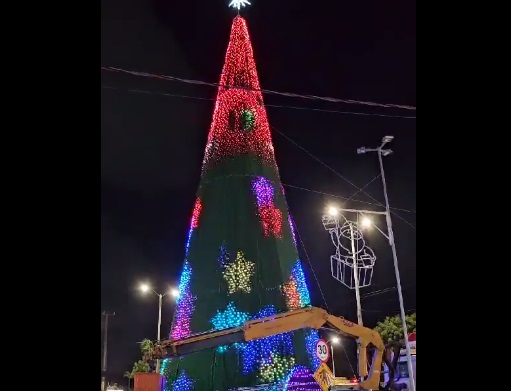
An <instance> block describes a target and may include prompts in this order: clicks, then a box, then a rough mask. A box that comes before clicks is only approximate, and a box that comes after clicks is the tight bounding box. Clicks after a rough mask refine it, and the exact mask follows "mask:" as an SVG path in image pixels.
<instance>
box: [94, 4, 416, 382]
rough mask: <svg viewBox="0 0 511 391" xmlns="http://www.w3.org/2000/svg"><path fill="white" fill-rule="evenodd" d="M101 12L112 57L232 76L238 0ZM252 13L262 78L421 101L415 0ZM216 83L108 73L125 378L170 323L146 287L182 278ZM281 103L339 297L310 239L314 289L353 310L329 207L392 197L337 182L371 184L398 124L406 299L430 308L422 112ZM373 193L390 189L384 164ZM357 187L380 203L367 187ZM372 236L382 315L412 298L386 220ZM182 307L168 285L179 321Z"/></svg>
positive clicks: (278, 113) (105, 162)
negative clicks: (418, 245) (420, 288)
mask: <svg viewBox="0 0 511 391" xmlns="http://www.w3.org/2000/svg"><path fill="white" fill-rule="evenodd" d="M101 12H102V13H101V66H104V67H117V68H123V69H126V70H130V71H138V72H147V73H153V74H165V75H171V76H176V77H180V78H185V79H196V80H202V81H206V82H211V83H216V82H218V81H219V77H220V71H221V68H222V65H223V60H224V55H225V50H226V48H227V42H228V38H229V32H230V27H231V22H232V18H233V16H234V15H235V12H233V11H232V10H230V9H228V8H227V0H208V1H205V0H202V1H199V0H189V1H186V2H175V1H169V0H153V1H152V2H151V1H145V0H122V1H121V0H102V9H101ZM242 15H243V16H245V17H246V19H247V22H248V27H249V31H250V33H251V38H252V44H253V48H254V56H255V60H256V64H257V67H258V72H259V78H260V82H261V85H262V88H264V89H270V90H275V91H284V92H293V93H298V94H313V95H320V96H329V97H335V98H343V99H353V100H359V101H372V102H379V103H393V104H403V105H411V106H415V104H416V80H415V78H416V73H415V70H416V63H415V57H416V50H415V41H416V37H415V2H413V1H407V0H396V1H392V2H381V1H357V2H350V3H347V2H341V1H335V2H333V1H331V2H325V3H320V2H318V3H317V4H315V5H314V6H313V3H312V2H310V1H307V2H306V1H302V0H295V1H291V0H279V1H269V0H253V1H252V6H251V7H249V9H248V10H246V11H244V12H243V13H242ZM215 96H216V89H215V88H214V87H210V86H197V85H192V84H185V83H180V82H173V81H164V80H159V79H154V78H147V77H141V76H133V75H126V74H119V73H113V72H108V71H102V72H101V310H108V311H115V313H116V316H115V317H114V318H113V319H112V320H111V323H110V327H109V350H108V373H109V377H110V379H111V380H112V381H117V382H123V384H124V381H123V379H122V374H123V373H124V371H126V370H130V369H131V366H132V364H133V362H134V361H135V360H137V359H138V345H137V341H140V340H142V339H143V338H146V337H147V338H153V339H154V338H156V326H157V309H158V308H157V306H158V299H157V297H156V296H154V295H151V296H147V297H144V296H142V295H141V294H140V293H139V292H138V290H137V286H138V284H139V283H140V282H141V281H148V282H151V283H152V284H153V286H154V288H155V289H156V290H159V291H161V292H164V291H166V290H168V288H169V287H170V286H173V285H174V286H175V285H177V282H178V278H179V272H180V269H181V267H182V263H183V256H184V244H185V239H186V235H187V232H188V228H189V222H190V216H191V210H192V207H193V203H194V201H195V193H196V190H197V187H198V183H199V174H200V167H201V162H202V155H203V151H204V148H205V144H206V137H207V132H208V129H209V124H210V121H211V117H212V113H213V105H214V98H215ZM265 103H266V104H267V105H268V107H267V112H268V118H269V122H270V125H271V126H272V127H274V129H272V134H273V141H274V146H275V151H276V156H277V163H278V165H279V168H280V174H281V178H282V182H283V183H284V187H285V190H286V195H287V201H288V204H289V207H290V211H291V213H292V214H293V217H294V220H295V222H296V225H297V228H298V231H299V233H300V236H301V238H302V240H303V243H304V246H305V249H306V252H307V254H308V257H309V258H310V263H311V264H312V267H313V269H314V271H315V274H316V276H317V277H318V279H319V284H320V285H321V288H322V290H323V293H324V295H325V298H326V305H325V302H324V300H323V298H322V295H321V294H320V291H319V289H318V282H317V281H316V280H315V278H314V276H313V273H312V272H311V267H310V265H309V262H308V260H307V259H308V258H307V256H306V254H305V252H304V251H303V248H300V249H299V251H300V254H301V259H302V260H303V264H304V269H305V273H306V276H307V278H308V281H309V287H310V290H311V295H312V299H313V304H315V305H317V306H322V307H325V308H328V310H329V311H330V312H331V313H333V314H335V315H342V316H344V317H346V318H348V319H350V320H353V321H356V312H355V301H354V292H353V291H349V290H348V289H347V288H344V287H343V286H342V285H341V284H340V283H339V282H337V281H335V280H334V279H333V278H332V277H331V275H330V261H329V258H330V255H331V254H333V253H334V251H335V249H334V247H333V245H332V243H331V241H330V238H329V235H328V233H327V232H326V231H325V230H324V228H323V225H322V223H321V216H322V213H323V212H324V209H325V206H326V205H329V204H331V203H337V205H339V206H340V205H345V206H347V207H352V208H365V209H374V210H382V207H381V206H378V205H370V204H367V203H360V202H354V201H353V200H351V201H349V202H348V203H347V204H345V203H344V204H343V200H342V198H335V197H333V196H329V195H325V194H321V193H327V194H333V195H336V196H340V197H346V198H349V197H351V196H352V195H354V194H355V193H357V188H356V187H354V186H353V185H351V184H350V183H348V182H347V181H346V179H347V180H349V181H350V182H352V183H354V184H355V185H356V186H358V187H363V186H364V185H366V183H368V182H370V181H371V180H372V179H373V178H374V177H375V176H376V175H378V174H379V167H378V161H377V156H376V155H375V154H367V155H357V153H356V149H357V148H358V147H360V146H366V147H376V146H378V145H379V142H380V140H381V138H382V136H385V135H394V136H395V140H394V142H393V143H392V145H391V148H392V150H393V151H394V154H392V155H391V156H389V157H387V158H385V160H384V163H385V168H386V174H387V181H388V189H389V198H390V203H391V206H393V207H395V208H400V209H404V210H407V211H403V210H397V209H395V210H394V211H395V212H396V213H397V214H398V215H399V216H401V217H402V218H403V219H405V220H406V221H407V222H408V223H407V222H404V221H403V220H401V219H400V218H399V217H397V216H395V215H393V223H394V232H395V236H396V243H397V251H398V257H399V262H400V270H401V280H402V286H403V289H404V300H405V308H406V310H407V312H412V311H413V310H415V308H416V307H415V305H416V304H415V303H416V289H415V284H416V272H415V264H416V259H415V254H416V250H415V242H416V240H415V238H416V229H415V228H414V227H415V225H416V214H415V210H416V195H415V190H416V182H415V181H416V159H415V156H416V120H415V118H402V117H410V116H411V117H414V116H415V114H416V113H415V111H411V110H402V109H401V110H398V109H388V108H379V107H372V106H367V105H358V104H343V103H327V102H320V101H314V100H307V99H299V98H286V97H282V96H275V95H266V96H265ZM271 105H275V106H284V107H271ZM297 108H299V109H297ZM328 111H337V112H335V113H334V112H328ZM341 112H342V113H341ZM346 112H351V114H348V113H346ZM353 113H365V114H380V115H382V114H383V115H385V116H378V115H360V114H353ZM281 133H282V134H284V135H285V136H287V137H289V138H291V139H292V140H294V141H295V142H296V143H297V144H298V145H300V146H301V147H302V148H304V149H305V150H306V151H307V152H308V153H310V154H312V155H314V156H316V157H317V158H319V159H320V160H321V161H322V162H323V163H324V164H322V163H320V162H318V161H317V160H315V159H314V158H312V157H311V156H310V155H309V154H308V153H307V152H305V151H304V150H302V149H300V148H299V147H297V146H296V145H294V144H293V143H292V142H290V141H289V140H288V139H286V137H285V136H283V135H282V134H281ZM326 166H329V167H330V168H331V169H333V170H335V171H336V172H337V173H338V174H340V175H337V174H336V173H334V172H333V171H332V170H330V169H329V168H327V167H326ZM341 176H342V177H344V178H346V179H343V178H341ZM364 192H367V193H369V194H370V195H371V196H372V197H374V198H375V199H377V200H378V201H379V202H382V203H383V201H384V199H383V193H382V186H381V180H380V178H378V179H376V180H374V181H373V182H372V183H371V184H370V185H368V186H367V187H365V188H364ZM353 199H356V200H362V201H365V202H371V203H373V204H374V203H375V201H374V200H372V199H371V198H369V197H368V196H367V195H365V194H364V193H362V192H360V193H358V194H356V195H355V196H354V197H353ZM378 224H379V226H380V227H381V228H383V227H384V221H383V220H379V221H378ZM366 239H367V242H368V243H369V245H370V246H371V247H372V248H373V250H374V251H375V253H376V255H377V257H378V259H377V263H376V267H375V276H374V279H373V285H372V286H371V287H369V288H365V289H364V290H363V291H362V295H366V294H368V293H370V292H378V293H379V294H376V295H372V296H370V297H367V298H366V299H364V300H363V302H362V305H363V308H364V313H363V316H364V323H365V324H366V325H367V326H371V327H372V326H374V325H375V323H376V321H377V320H381V319H382V318H384V317H385V315H388V314H396V313H398V311H399V305H398V298H397V292H396V291H395V290H392V289H388V290H387V289H386V288H393V287H395V286H396V281H395V277H394V271H393V263H392V257H391V252H390V248H389V246H388V244H387V243H386V241H385V240H384V239H383V238H382V237H381V235H380V234H378V233H377V232H376V231H374V230H373V231H371V233H370V234H368V236H367V237H366ZM382 290H383V292H382ZM172 311H173V303H172V300H171V299H170V298H167V297H166V298H165V301H164V312H163V328H162V333H163V334H164V335H167V334H168V332H169V325H170V321H171V317H172ZM342 360H343V358H342V357H341V356H339V359H338V361H342ZM336 365H337V361H336Z"/></svg>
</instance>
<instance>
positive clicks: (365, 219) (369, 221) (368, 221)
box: [362, 217, 372, 228]
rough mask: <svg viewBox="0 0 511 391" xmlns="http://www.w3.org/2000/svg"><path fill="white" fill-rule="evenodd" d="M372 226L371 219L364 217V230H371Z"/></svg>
mask: <svg viewBox="0 0 511 391" xmlns="http://www.w3.org/2000/svg"><path fill="white" fill-rule="evenodd" d="M371 225H372V221H371V219H369V218H367V217H364V218H363V219H362V228H369V227H370V226H371Z"/></svg>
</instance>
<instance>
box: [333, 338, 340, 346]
mask: <svg viewBox="0 0 511 391" xmlns="http://www.w3.org/2000/svg"><path fill="white" fill-rule="evenodd" d="M339 342H341V339H340V338H339V337H333V338H332V343H333V344H336V345H337V344H338V343H339Z"/></svg>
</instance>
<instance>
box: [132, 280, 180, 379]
mask: <svg viewBox="0 0 511 391" xmlns="http://www.w3.org/2000/svg"><path fill="white" fill-rule="evenodd" d="M140 290H141V291H142V292H143V293H147V292H149V291H152V292H153V293H154V294H155V295H156V296H158V332H157V335H158V336H157V340H158V341H160V338H161V308H162V305H163V296H165V295H166V294H167V292H165V293H158V292H156V291H155V290H153V289H151V288H150V287H149V285H147V284H142V285H140ZM169 293H170V294H171V295H172V296H173V297H174V298H177V297H179V291H178V290H177V289H171V290H170V292H169ZM156 372H157V373H160V360H159V359H158V360H156Z"/></svg>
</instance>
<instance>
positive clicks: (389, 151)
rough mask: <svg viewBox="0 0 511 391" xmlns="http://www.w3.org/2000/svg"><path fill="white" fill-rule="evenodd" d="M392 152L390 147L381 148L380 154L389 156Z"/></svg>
mask: <svg viewBox="0 0 511 391" xmlns="http://www.w3.org/2000/svg"><path fill="white" fill-rule="evenodd" d="M391 153H392V149H382V151H381V154H382V155H383V156H389V155H390V154H391Z"/></svg>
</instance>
